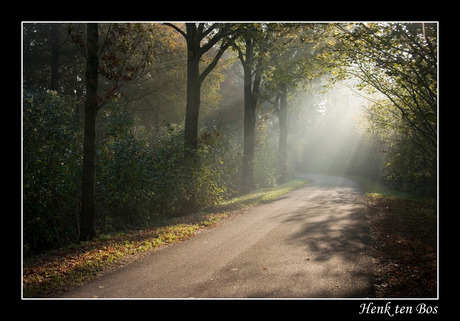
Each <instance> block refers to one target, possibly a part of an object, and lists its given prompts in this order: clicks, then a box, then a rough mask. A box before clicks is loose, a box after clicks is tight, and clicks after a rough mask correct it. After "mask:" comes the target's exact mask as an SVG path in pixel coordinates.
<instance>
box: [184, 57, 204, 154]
mask: <svg viewBox="0 0 460 321" xmlns="http://www.w3.org/2000/svg"><path fill="white" fill-rule="evenodd" d="M188 55H189V56H188V61H187V105H186V108H185V133H184V135H185V153H186V155H188V156H190V155H191V154H193V153H194V152H195V151H196V150H197V149H198V116H199V112H200V94H201V93H200V91H201V83H200V74H199V58H196V57H195V55H194V54H193V53H192V52H191V50H190V49H189V54H188Z"/></svg>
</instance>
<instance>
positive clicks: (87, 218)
mask: <svg viewBox="0 0 460 321" xmlns="http://www.w3.org/2000/svg"><path fill="white" fill-rule="evenodd" d="M98 47H99V35H98V24H97V23H88V24H87V61H86V73H85V79H86V100H85V129H84V142H83V177H82V192H81V213H80V237H79V239H80V241H87V240H90V239H92V238H94V237H95V236H96V228H95V222H94V220H95V180H96V117H97V111H98V95H97V91H98V65H99V60H98Z"/></svg>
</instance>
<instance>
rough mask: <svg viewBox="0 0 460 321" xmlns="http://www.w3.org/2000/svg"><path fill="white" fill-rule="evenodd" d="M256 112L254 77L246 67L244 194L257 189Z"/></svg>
mask: <svg viewBox="0 0 460 321" xmlns="http://www.w3.org/2000/svg"><path fill="white" fill-rule="evenodd" d="M255 132H256V110H255V108H254V104H253V96H252V75H251V68H249V66H245V67H244V148H243V171H242V174H243V186H242V188H243V192H245V193H246V192H249V191H251V190H253V189H254V188H255V182H254V151H255V139H256V133H255Z"/></svg>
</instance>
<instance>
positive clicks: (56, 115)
mask: <svg viewBox="0 0 460 321" xmlns="http://www.w3.org/2000/svg"><path fill="white" fill-rule="evenodd" d="M75 110H76V104H75V102H74V101H71V100H68V99H64V98H63V97H61V96H59V95H58V94H57V93H56V92H53V91H34V92H28V91H26V92H24V100H23V231H24V239H23V244H24V250H25V253H26V254H27V253H28V252H37V251H43V250H47V249H50V248H52V247H55V246H56V245H62V244H65V243H68V242H69V241H71V240H74V239H76V237H77V236H78V230H77V214H78V212H77V211H78V200H79V191H80V184H81V183H80V182H81V177H80V175H81V174H80V169H81V166H82V144H81V143H80V142H82V137H81V133H80V131H79V128H78V117H77V116H76V113H75Z"/></svg>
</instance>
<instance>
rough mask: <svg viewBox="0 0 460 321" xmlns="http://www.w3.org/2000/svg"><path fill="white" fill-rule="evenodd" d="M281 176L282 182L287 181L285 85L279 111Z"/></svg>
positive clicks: (282, 88)
mask: <svg viewBox="0 0 460 321" xmlns="http://www.w3.org/2000/svg"><path fill="white" fill-rule="evenodd" d="M279 125H280V140H279V174H280V178H279V179H280V182H284V181H285V180H286V179H287V133H288V125H287V88H286V85H285V84H282V85H281V95H280V109H279Z"/></svg>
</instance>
